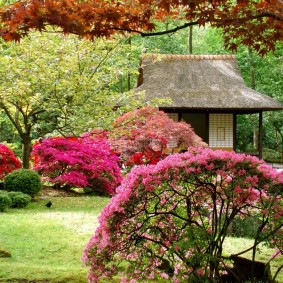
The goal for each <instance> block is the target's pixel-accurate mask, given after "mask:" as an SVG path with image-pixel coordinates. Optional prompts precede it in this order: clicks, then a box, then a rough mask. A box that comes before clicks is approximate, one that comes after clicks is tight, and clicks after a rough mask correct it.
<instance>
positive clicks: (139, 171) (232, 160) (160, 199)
mask: <svg viewBox="0 0 283 283" xmlns="http://www.w3.org/2000/svg"><path fill="white" fill-rule="evenodd" d="M282 185H283V175H282V173H278V172H277V171H275V170H274V169H272V167H271V166H267V165H264V164H263V161H259V160H258V159H257V158H256V157H252V156H246V155H244V154H236V153H233V152H225V151H213V150H211V149H202V150H201V149H191V150H190V151H188V152H186V153H183V154H175V155H171V156H168V157H167V158H166V159H164V160H162V161H160V162H159V163H158V164H157V165H147V166H139V167H136V168H134V169H133V170H132V171H131V172H130V173H129V174H128V175H127V176H126V177H125V179H124V180H123V182H122V185H121V186H120V187H119V188H117V194H116V195H115V196H114V197H113V198H112V199H111V201H110V203H109V204H108V205H107V206H106V207H105V208H104V209H103V211H102V213H101V215H100V218H99V226H98V228H97V230H96V232H95V234H94V236H93V237H92V238H91V240H90V241H89V243H88V245H87V246H86V249H85V252H84V256H83V260H84V262H85V263H86V264H87V265H88V266H89V268H90V270H89V282H98V281H99V280H100V278H107V280H109V278H111V277H112V276H114V275H117V274H118V275H119V276H121V277H122V282H136V280H140V281H141V282H143V281H144V280H145V279H148V278H149V279H160V278H170V279H171V281H172V282H176V283H177V282H191V283H193V282H222V279H221V278H222V277H221V276H224V272H225V271H226V272H228V271H229V270H227V262H225V261H226V260H227V258H226V257H223V254H222V252H223V243H224V241H225V239H226V237H227V232H228V230H229V227H230V225H231V223H232V221H233V220H234V219H235V218H236V217H238V216H239V217H241V218H242V219H245V218H246V217H250V216H254V217H256V218H257V219H260V221H259V223H258V226H257V230H256V233H255V234H254V241H252V242H253V244H251V247H250V250H252V251H253V252H254V254H255V255H256V253H257V252H258V249H257V247H258V245H259V244H260V243H262V242H269V243H270V245H271V246H272V247H276V248H277V249H278V253H279V254H280V253H281V254H283V228H282V226H283V202H282ZM235 256H236V255H234V257H235ZM228 258H229V257H228ZM229 259H230V260H232V256H230V258H229ZM253 260H254V259H253ZM121 261H122V262H123V261H124V262H125V266H128V267H127V268H125V269H123V270H121V268H120V266H121ZM127 263H128V264H127ZM279 268H280V267H279ZM246 279H247V278H246ZM131 280H132V281H131ZM234 281H235V280H234ZM234 281H233V282H234ZM247 281H248V280H247Z"/></svg>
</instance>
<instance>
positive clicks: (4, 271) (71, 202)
mask: <svg viewBox="0 0 283 283" xmlns="http://www.w3.org/2000/svg"><path fill="white" fill-rule="evenodd" d="M48 200H49V199H45V200H39V201H37V202H33V203H31V204H30V205H29V206H28V207H27V208H25V209H10V210H8V211H7V212H6V213H0V249H3V250H6V251H8V252H10V253H11V255H12V256H11V257H6V258H1V257H0V282H15V283H16V282H17V283H26V282H42V283H46V282H48V283H63V282H64V283H86V282H87V279H86V278H87V268H85V267H84V266H83V265H82V263H81V261H80V258H81V256H82V252H83V249H84V247H85V245H86V243H87V242H88V241H89V239H90V237H91V236H92V235H93V233H94V230H95V228H96V227H97V225H98V221H97V216H98V215H99V213H100V211H101V210H102V208H103V207H104V206H105V205H106V204H107V203H108V202H109V198H106V197H97V196H96V197H51V198H50V200H51V201H52V203H53V205H52V207H51V209H48V208H46V207H45V204H46V203H47V201H48ZM249 245H250V240H248V239H241V238H229V239H228V240H227V241H226V242H225V253H227V254H230V253H235V251H240V250H243V249H244V248H245V247H248V246H249ZM271 254H272V251H271V250H270V249H268V248H267V247H265V246H262V247H261V253H260V254H259V257H258V258H257V259H258V260H261V261H264V262H267V261H268V260H269V258H270V255H271ZM282 263H283V259H282V258H281V259H277V260H276V261H274V262H273V263H272V271H273V272H274V271H275V269H276V266H279V265H280V264H282ZM277 280H278V282H283V272H281V274H280V275H279V277H278V278H277ZM103 282H106V281H103ZM111 282H114V281H111ZM115 282H116V281H115ZM117 282H118V281H117Z"/></svg>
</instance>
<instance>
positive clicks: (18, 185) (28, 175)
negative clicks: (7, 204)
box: [4, 169, 41, 197]
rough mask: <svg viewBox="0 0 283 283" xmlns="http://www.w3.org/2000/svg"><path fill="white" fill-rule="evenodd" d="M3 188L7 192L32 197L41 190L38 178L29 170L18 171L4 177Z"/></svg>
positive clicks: (36, 174)
mask: <svg viewBox="0 0 283 283" xmlns="http://www.w3.org/2000/svg"><path fill="white" fill-rule="evenodd" d="M4 188H5V190H7V191H9V192H11V191H15V192H22V193H25V194H28V195H30V196H31V197H34V196H35V195H36V194H37V193H39V191H40V190H41V180H40V176H39V174H38V173H37V172H35V171H33V170H30V169H18V170H15V171H13V172H12V173H10V174H9V175H7V176H6V177H5V180H4Z"/></svg>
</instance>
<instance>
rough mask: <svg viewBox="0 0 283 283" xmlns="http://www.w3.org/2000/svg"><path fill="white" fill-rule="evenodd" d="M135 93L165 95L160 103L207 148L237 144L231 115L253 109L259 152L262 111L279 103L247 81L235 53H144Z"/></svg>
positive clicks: (151, 96) (278, 106) (281, 106)
mask: <svg viewBox="0 0 283 283" xmlns="http://www.w3.org/2000/svg"><path fill="white" fill-rule="evenodd" d="M134 91H135V93H137V94H138V93H139V92H140V91H143V92H145V97H146V100H151V99H156V98H169V99H171V101H172V103H171V104H169V105H168V104H166V105H160V109H162V110H164V111H165V112H167V113H169V114H170V115H171V118H173V119H176V120H183V121H186V122H188V123H190V124H191V125H192V127H193V128H194V129H195V132H196V133H197V134H198V135H199V136H201V137H202V139H203V140H204V141H205V142H207V143H208V145H209V146H210V147H211V148H215V149H224V150H236V127H237V126H236V120H237V119H236V117H237V115H239V114H244V113H258V116H259V119H258V120H259V122H258V128H259V136H258V155H259V157H260V158H261V156H262V132H263V131H262V112H263V111H273V110H282V109H283V104H282V103H280V102H278V101H276V100H275V99H273V98H271V97H269V96H266V95H263V94H261V93H258V92H257V91H255V90H253V89H251V88H249V87H247V86H246V85H245V82H244V80H243V78H242V76H241V74H240V70H239V67H238V65H237V61H236V58H235V56H234V55H168V54H166V55H160V54H145V55H144V56H143V58H142V62H141V66H140V75H139V78H138V84H137V87H136V88H135V89H134Z"/></svg>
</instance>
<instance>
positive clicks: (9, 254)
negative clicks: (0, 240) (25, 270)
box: [0, 249, 12, 258]
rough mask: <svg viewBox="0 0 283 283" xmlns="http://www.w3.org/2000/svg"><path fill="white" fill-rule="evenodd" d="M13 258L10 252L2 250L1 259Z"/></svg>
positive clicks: (0, 251)
mask: <svg viewBox="0 0 283 283" xmlns="http://www.w3.org/2000/svg"><path fill="white" fill-rule="evenodd" d="M11 256H12V255H11V253H10V252H8V251H6V250H2V249H0V258H1V257H11Z"/></svg>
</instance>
